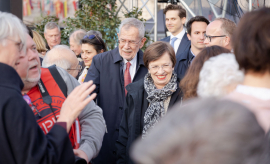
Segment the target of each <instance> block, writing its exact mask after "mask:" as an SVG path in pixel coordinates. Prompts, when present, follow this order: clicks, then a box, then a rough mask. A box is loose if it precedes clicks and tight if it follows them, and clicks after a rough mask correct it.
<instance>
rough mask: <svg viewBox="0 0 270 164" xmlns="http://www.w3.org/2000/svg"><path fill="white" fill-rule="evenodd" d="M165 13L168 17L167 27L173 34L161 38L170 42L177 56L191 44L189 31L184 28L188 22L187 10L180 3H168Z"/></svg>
mask: <svg viewBox="0 0 270 164" xmlns="http://www.w3.org/2000/svg"><path fill="white" fill-rule="evenodd" d="M163 13H164V14H165V18H166V27H167V29H168V30H169V32H171V36H168V37H166V38H163V39H161V41H164V42H169V43H170V44H171V45H172V47H173V48H174V52H175V54H176V56H179V55H180V54H181V53H182V52H184V51H185V50H186V49H187V48H188V47H189V46H190V41H189V40H188V37H187V33H186V32H185V29H184V24H185V22H186V10H185V9H184V8H183V7H181V6H179V5H172V4H171V5H168V6H167V7H166V8H165V9H164V11H163Z"/></svg>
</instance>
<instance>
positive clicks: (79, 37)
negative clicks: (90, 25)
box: [69, 29, 86, 45]
mask: <svg viewBox="0 0 270 164" xmlns="http://www.w3.org/2000/svg"><path fill="white" fill-rule="evenodd" d="M85 35H86V31H85V30H83V29H79V30H75V31H73V32H72V33H71V34H70V35H69V39H70V38H71V37H72V38H73V39H74V41H75V43H76V44H77V45H80V44H81V40H82V39H83V37H84V36H85Z"/></svg>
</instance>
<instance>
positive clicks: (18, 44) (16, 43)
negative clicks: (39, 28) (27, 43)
mask: <svg viewBox="0 0 270 164" xmlns="http://www.w3.org/2000/svg"><path fill="white" fill-rule="evenodd" d="M5 39H7V40H10V41H12V42H14V43H15V45H16V46H19V52H21V51H22V49H23V46H24V44H23V43H22V41H20V42H17V41H15V40H13V39H10V38H5Z"/></svg>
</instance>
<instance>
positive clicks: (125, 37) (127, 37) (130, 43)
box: [118, 26, 146, 61]
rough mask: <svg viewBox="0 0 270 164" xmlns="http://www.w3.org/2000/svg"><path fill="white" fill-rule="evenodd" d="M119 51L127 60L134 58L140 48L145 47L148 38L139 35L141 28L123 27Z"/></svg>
mask: <svg viewBox="0 0 270 164" xmlns="http://www.w3.org/2000/svg"><path fill="white" fill-rule="evenodd" d="M118 39H119V41H120V43H119V53H120V55H121V56H122V57H123V58H124V59H126V60H127V61H130V60H132V59H133V58H134V57H135V56H136V54H137V52H138V51H139V49H140V48H142V47H143V45H144V42H145V41H146V38H140V37H139V30H138V29H137V28H136V27H129V28H126V27H125V26H124V27H122V28H121V32H120V34H118Z"/></svg>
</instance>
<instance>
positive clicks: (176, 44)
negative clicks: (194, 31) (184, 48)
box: [170, 29, 185, 55]
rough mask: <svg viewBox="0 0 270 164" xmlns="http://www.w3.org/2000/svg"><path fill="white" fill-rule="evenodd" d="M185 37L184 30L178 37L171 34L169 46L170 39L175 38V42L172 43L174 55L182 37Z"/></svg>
mask: <svg viewBox="0 0 270 164" xmlns="http://www.w3.org/2000/svg"><path fill="white" fill-rule="evenodd" d="M184 35H185V29H183V30H182V31H181V32H180V33H179V34H178V35H176V36H173V34H172V35H171V38H170V44H171V43H172V38H174V37H177V40H176V41H175V42H174V52H175V55H176V53H177V50H178V47H179V45H180V43H181V40H182V38H183V36H184Z"/></svg>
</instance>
